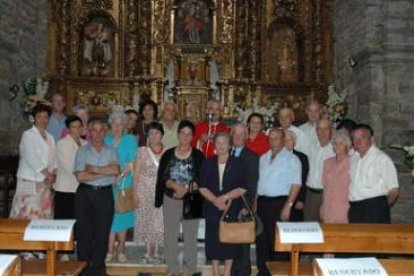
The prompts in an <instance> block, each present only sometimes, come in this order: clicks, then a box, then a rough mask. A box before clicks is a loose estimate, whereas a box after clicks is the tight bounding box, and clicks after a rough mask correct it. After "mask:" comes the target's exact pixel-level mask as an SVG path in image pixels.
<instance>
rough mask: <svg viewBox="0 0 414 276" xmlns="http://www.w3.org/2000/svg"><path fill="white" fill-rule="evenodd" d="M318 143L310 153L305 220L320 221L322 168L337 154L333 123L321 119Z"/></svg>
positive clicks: (318, 125)
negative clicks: (325, 162) (333, 137)
mask: <svg viewBox="0 0 414 276" xmlns="http://www.w3.org/2000/svg"><path fill="white" fill-rule="evenodd" d="M316 133H317V135H318V143H316V144H315V145H313V146H312V147H311V150H310V153H309V177H308V182H307V183H306V204H305V209H304V216H305V221H319V219H320V218H319V209H320V207H321V203H322V193H323V185H322V169H323V162H324V161H325V160H326V159H328V158H331V157H333V156H335V153H334V151H333V147H332V144H331V135H332V123H331V121H329V120H328V119H321V120H319V122H318V123H317V126H316Z"/></svg>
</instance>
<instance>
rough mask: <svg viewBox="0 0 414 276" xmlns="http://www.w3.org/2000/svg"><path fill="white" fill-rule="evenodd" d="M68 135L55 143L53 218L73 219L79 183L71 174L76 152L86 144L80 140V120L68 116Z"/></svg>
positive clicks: (81, 123) (81, 126)
mask: <svg viewBox="0 0 414 276" xmlns="http://www.w3.org/2000/svg"><path fill="white" fill-rule="evenodd" d="M65 124H66V127H67V128H68V131H69V135H66V136H65V137H64V138H62V139H60V140H59V142H58V143H57V146H56V148H57V178H56V183H55V184H54V185H53V188H54V190H55V196H54V202H55V218H56V219H74V218H75V192H76V190H77V188H78V186H79V182H78V181H77V180H76V177H75V175H74V173H73V166H74V163H75V157H76V152H77V151H78V148H79V147H80V146H83V145H85V144H86V143H87V142H86V140H83V139H81V138H80V136H81V133H82V130H83V122H82V119H81V118H80V117H78V116H75V115H73V116H69V117H68V118H67V119H66V121H65Z"/></svg>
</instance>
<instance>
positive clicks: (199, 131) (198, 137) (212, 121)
mask: <svg viewBox="0 0 414 276" xmlns="http://www.w3.org/2000/svg"><path fill="white" fill-rule="evenodd" d="M221 111H222V106H221V104H220V102H219V101H217V100H210V101H209V102H208V103H207V110H206V113H207V120H205V121H204V122H201V123H199V124H198V125H197V126H196V129H195V135H194V139H193V142H192V145H193V147H195V148H197V149H200V150H201V151H202V152H203V153H204V154H205V155H206V157H212V156H213V155H214V154H215V148H214V142H213V138H214V136H215V135H216V134H217V133H218V132H221V131H225V132H229V133H230V129H229V128H228V127H227V126H225V125H223V124H221V123H220V120H221Z"/></svg>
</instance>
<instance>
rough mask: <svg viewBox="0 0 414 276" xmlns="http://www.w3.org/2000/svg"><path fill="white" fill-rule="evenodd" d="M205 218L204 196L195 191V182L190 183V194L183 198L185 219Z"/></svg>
mask: <svg viewBox="0 0 414 276" xmlns="http://www.w3.org/2000/svg"><path fill="white" fill-rule="evenodd" d="M202 217H203V196H202V195H201V194H200V191H199V190H198V189H197V190H194V182H191V183H190V186H189V190H188V193H186V194H185V195H184V198H183V219H184V220H188V219H199V218H202Z"/></svg>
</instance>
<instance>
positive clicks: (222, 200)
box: [213, 196, 227, 211]
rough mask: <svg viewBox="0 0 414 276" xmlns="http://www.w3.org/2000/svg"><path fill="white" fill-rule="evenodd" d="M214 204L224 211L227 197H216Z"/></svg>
mask: <svg viewBox="0 0 414 276" xmlns="http://www.w3.org/2000/svg"><path fill="white" fill-rule="evenodd" d="M213 204H214V206H216V207H217V209H219V210H220V211H224V210H225V209H226V207H227V198H225V197H224V196H219V197H216V199H215V200H214V202H213Z"/></svg>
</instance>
